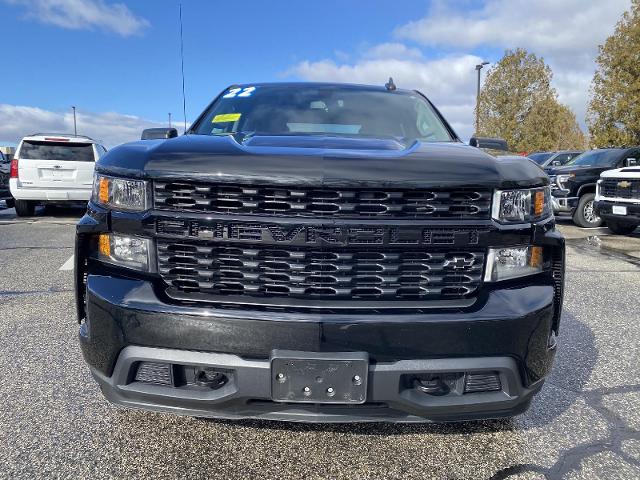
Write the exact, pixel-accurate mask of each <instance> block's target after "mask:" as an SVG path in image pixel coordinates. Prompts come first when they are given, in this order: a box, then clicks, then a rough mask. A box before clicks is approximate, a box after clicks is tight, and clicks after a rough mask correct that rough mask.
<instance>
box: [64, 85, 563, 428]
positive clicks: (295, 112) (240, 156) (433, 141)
mask: <svg viewBox="0 0 640 480" xmlns="http://www.w3.org/2000/svg"><path fill="white" fill-rule="evenodd" d="M502 143H504V142H502ZM474 144H475V145H477V147H479V148H476V147H472V146H469V145H465V144H463V143H462V142H461V141H460V139H459V137H458V136H457V135H456V134H455V132H454V131H453V130H452V129H451V127H450V125H449V124H448V123H447V122H446V120H445V119H444V118H443V117H442V116H441V115H440V113H439V112H438V110H437V109H436V108H435V107H434V106H433V105H432V104H431V103H430V102H429V101H428V100H427V98H426V97H424V96H423V95H422V94H420V93H419V92H416V91H409V90H401V89H395V88H389V87H388V86H387V88H385V87H373V86H362V85H341V84H315V83H313V84H304V83H303V84H299V83H288V84H258V85H242V86H234V87H230V88H228V89H227V90H225V91H224V92H222V93H221V94H220V96H219V97H218V98H216V99H215V100H214V101H213V103H212V104H211V105H209V107H208V108H207V109H206V110H205V111H204V113H202V115H200V117H199V118H197V120H196V121H195V122H194V123H193V125H192V126H191V127H190V129H189V130H188V131H187V134H186V135H183V136H180V137H177V138H166V139H160V140H142V141H138V142H135V143H131V144H126V145H121V146H119V147H116V148H114V149H113V150H111V151H110V152H109V153H107V154H106V155H105V156H104V157H103V158H101V159H100V160H99V161H98V163H97V164H96V174H95V175H96V176H95V182H94V189H93V196H92V198H91V200H90V202H89V205H88V209H87V212H86V215H85V216H84V217H83V218H82V219H81V221H80V222H79V224H78V226H77V236H76V255H75V261H76V267H75V278H76V295H77V309H78V320H79V322H80V343H81V347H82V352H83V355H84V358H85V360H86V361H87V363H88V364H89V367H90V369H91V372H92V374H93V376H94V378H95V379H96V380H97V382H98V383H99V384H100V387H101V389H102V391H103V393H104V394H105V396H106V397H107V398H108V399H109V400H111V401H112V402H115V403H118V404H121V405H126V406H131V407H138V408H143V409H149V410H158V411H163V412H173V413H178V414H184V415H195V416H211V417H222V418H231V419H237V418H261V419H272V420H292V421H309V422H350V421H398V422H400V421H425V420H431V421H433V420H462V419H478V418H494V417H504V416H513V415H516V414H518V413H521V412H523V411H524V410H526V409H527V408H528V406H529V404H530V402H531V399H532V397H533V396H534V394H535V393H536V392H538V391H539V390H540V388H541V387H542V384H543V382H544V379H545V378H546V376H547V375H548V374H549V372H550V369H551V366H552V363H553V359H554V356H555V352H556V348H557V347H556V345H557V343H556V336H557V334H558V328H559V323H560V316H561V309H562V297H563V282H564V280H563V279H564V239H563V237H562V236H561V234H560V233H559V232H558V231H557V230H556V228H555V220H554V217H553V214H552V211H551V202H550V189H549V178H548V177H547V175H545V174H544V172H543V171H542V170H541V169H539V168H538V167H537V166H535V165H533V163H531V162H523V161H522V160H521V159H517V160H514V159H503V160H500V161H497V160H496V159H495V158H494V157H492V156H491V155H488V154H487V153H485V152H484V151H482V150H481V148H482V147H487V148H502V147H501V143H500V142H494V141H488V142H484V141H477V140H476V139H474Z"/></svg>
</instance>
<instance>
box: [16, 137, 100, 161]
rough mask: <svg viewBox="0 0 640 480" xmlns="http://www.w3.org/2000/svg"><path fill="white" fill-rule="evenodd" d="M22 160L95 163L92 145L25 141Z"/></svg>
mask: <svg viewBox="0 0 640 480" xmlns="http://www.w3.org/2000/svg"><path fill="white" fill-rule="evenodd" d="M20 158H21V159H27V160H60V161H64V160H67V161H70V162H93V161H94V160H95V158H94V155H93V145H92V144H91V143H69V142H36V141H32V140H29V141H24V142H23V143H22V147H21V148H20Z"/></svg>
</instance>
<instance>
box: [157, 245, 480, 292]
mask: <svg viewBox="0 0 640 480" xmlns="http://www.w3.org/2000/svg"><path fill="white" fill-rule="evenodd" d="M483 266H484V252H483V251H480V250H461V251H457V250H453V249H451V250H444V249H433V251H432V250H429V251H428V252H427V251H425V249H424V247H422V248H420V249H419V250H418V249H417V248H414V249H411V248H406V249H402V250H397V251H390V250H381V249H376V248H373V247H372V248H366V247H364V248H361V249H358V250H354V249H331V248H326V249H325V248H323V249H314V248H311V247H291V246H289V247H280V246H265V245H262V246H260V245H255V246H254V245H252V246H245V245H242V246H230V245H220V244H219V243H218V244H216V243H213V242H196V241H186V240H177V241H174V240H163V239H159V240H158V269H159V273H160V275H161V276H162V278H163V279H164V281H165V282H166V283H167V284H169V285H171V286H173V287H174V288H176V289H178V290H179V291H182V292H185V293H195V292H198V293H205V294H211V295H247V296H253V297H289V298H300V299H344V300H423V299H457V298H464V297H468V296H469V295H471V294H472V293H474V292H475V291H476V289H477V288H478V286H479V285H480V282H481V278H482V273H483Z"/></svg>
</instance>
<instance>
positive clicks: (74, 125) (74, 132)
mask: <svg viewBox="0 0 640 480" xmlns="http://www.w3.org/2000/svg"><path fill="white" fill-rule="evenodd" d="M71 108H73V134H74V135H78V127H77V125H76V107H71Z"/></svg>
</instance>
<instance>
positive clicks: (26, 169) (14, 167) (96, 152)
mask: <svg viewBox="0 0 640 480" xmlns="http://www.w3.org/2000/svg"><path fill="white" fill-rule="evenodd" d="M106 152H107V150H106V149H105V148H104V147H103V146H102V145H100V144H99V143H97V142H96V141H95V140H93V139H91V138H89V137H85V136H82V135H67V134H59V133H52V134H49V133H37V134H34V135H30V136H28V137H24V138H23V139H22V140H21V141H20V143H19V144H18V148H17V150H16V153H15V155H14V157H13V160H12V162H11V174H10V179H9V188H10V190H11V195H12V196H13V198H15V207H16V214H17V215H18V216H21V217H22V216H31V215H33V213H34V210H35V206H36V205H38V204H42V203H56V204H59V203H72V202H86V201H88V200H89V198H90V197H91V190H92V186H93V170H94V166H95V162H96V161H97V160H98V159H99V158H100V157H102V156H103V155H104V154H105V153H106Z"/></svg>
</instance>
